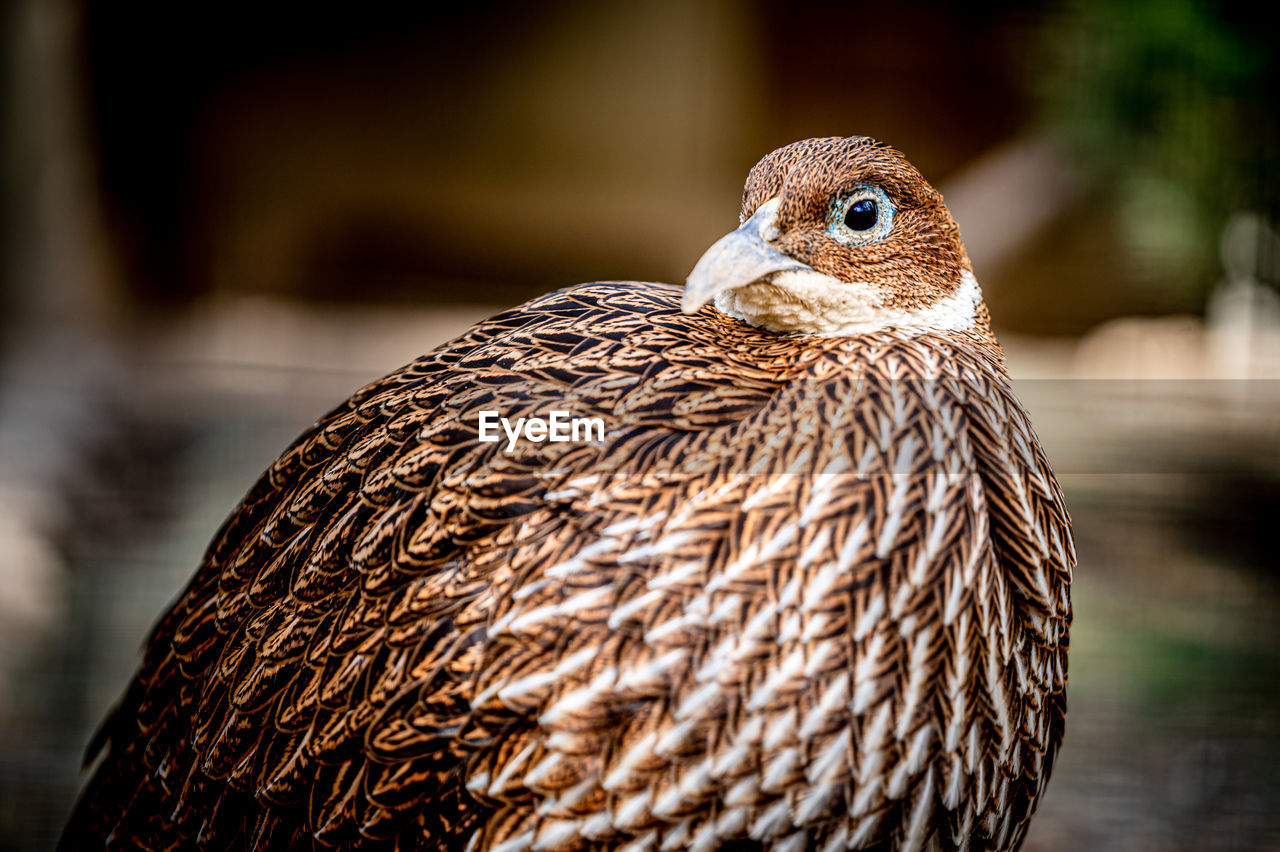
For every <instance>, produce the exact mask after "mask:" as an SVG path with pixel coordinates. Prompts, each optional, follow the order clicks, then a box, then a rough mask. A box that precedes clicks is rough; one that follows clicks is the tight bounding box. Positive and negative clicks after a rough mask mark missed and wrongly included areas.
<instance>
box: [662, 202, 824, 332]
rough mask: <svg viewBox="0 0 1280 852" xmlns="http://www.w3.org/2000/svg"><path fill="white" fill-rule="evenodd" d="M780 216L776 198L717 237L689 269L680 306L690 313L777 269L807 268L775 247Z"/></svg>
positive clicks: (780, 270) (781, 270) (778, 270)
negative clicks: (725, 292) (726, 291)
mask: <svg viewBox="0 0 1280 852" xmlns="http://www.w3.org/2000/svg"><path fill="white" fill-rule="evenodd" d="M777 218H778V199H776V198H773V199H770V200H769V201H766V202H765V203H764V204H762V205H760V207H759V209H757V210H756V212H755V213H754V214H753V215H752V216H751V218H750V219H748V220H747V221H746V222H744V223H743V224H742V227H741V228H739V229H738V230H736V231H734V232H733V233H731V234H725V235H724V236H723V237H721V238H720V239H718V240H716V242H715V244H714V245H712V246H711V248H709V249H707V251H706V254H704V255H703V256H702V257H701V258H699V259H698V262H697V264H695V265H694V267H693V272H690V273H689V280H688V281H687V282H686V283H685V285H684V298H683V299H682V300H681V302H680V307H681V309H682V310H683V311H684V312H685V313H686V314H691V313H693V312H694V311H696V310H697V309H698V308H700V307H702V306H703V305H705V304H706V303H707V302H709V301H711V300H712V299H713V298H715V296H716V294H717V293H723V292H724V291H725V290H732V289H734V288H735V287H743V286H745V285H747V284H751V283H753V282H755V281H759V280H760V279H761V278H764V277H766V276H768V275H771V274H773V273H775V272H784V271H786V270H789V269H796V270H800V269H808V268H809V267H808V266H806V265H804V264H803V263H800V262H799V261H798V260H793V259H792V258H790V257H787V256H786V255H785V254H783V253H782V252H780V251H778V250H777V249H775V248H774V247H773V245H772V244H773V242H774V241H775V240H776V239H777V238H778V228H777V225H776V224H775V222H776V220H777Z"/></svg>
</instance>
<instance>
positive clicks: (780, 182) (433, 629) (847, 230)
mask: <svg viewBox="0 0 1280 852" xmlns="http://www.w3.org/2000/svg"><path fill="white" fill-rule="evenodd" d="M851 193H852V195H851ZM859 193H861V195H859ZM775 198H776V199H777V204H773V203H772V202H773V199H775ZM850 198H855V199H857V198H860V199H862V201H857V202H856V203H859V204H861V205H862V206H861V207H859V208H858V213H857V215H854V214H853V213H846V210H851V209H852V208H851V207H850V205H851V204H853V203H855V202H852V201H850ZM867 199H870V200H871V201H873V202H875V204H872V205H871V206H868V202H867ZM868 210H871V211H872V212H873V213H874V214H875V218H874V224H873V225H872V226H870V227H866V228H863V227H862V226H863V225H864V224H866V222H867V221H871V219H869V218H866V217H868V216H870V215H871V214H870V213H867V212H866V211H868ZM842 216H843V217H845V218H841V217H842ZM859 216H861V217H863V218H858V217H859ZM743 221H744V222H745V224H744V225H743V227H742V228H741V229H739V231H737V232H735V233H734V234H733V235H730V236H729V237H726V238H725V240H722V241H721V242H720V243H717V245H716V246H715V247H713V249H712V250H711V251H709V252H708V255H707V256H706V257H705V258H704V260H703V261H700V263H699V267H698V268H696V269H695V270H694V274H693V275H692V276H691V277H690V284H689V289H688V292H687V293H686V295H685V300H686V305H685V306H686V308H688V309H689V310H690V311H692V312H691V313H684V312H682V311H681V293H680V291H679V290H678V289H677V288H675V287H672V286H669V285H665V284H641V283H604V284H589V285H582V286H579V287H574V288H570V289H567V290H562V291H560V292H557V293H552V294H550V295H547V296H543V297H541V298H539V299H535V300H534V301H532V302H529V303H528V304H525V305H522V306H520V307H518V308H515V309H512V310H510V311H507V312H505V313H502V314H499V315H497V316H495V317H493V318H492V319H490V320H487V321H486V322H483V323H481V324H479V325H477V326H475V327H474V328H472V329H471V330H470V331H468V332H467V333H466V334H464V335H463V336H462V337H460V338H458V339H457V340H454V341H452V342H450V343H448V344H445V345H444V346H441V347H440V348H439V349H437V350H435V351H433V352H431V353H429V354H427V355H424V356H422V357H420V358H419V359H417V360H416V361H414V362H412V363H411V364H409V365H407V366H406V367H404V368H402V369H400V370H398V371H396V372H394V373H392V374H391V375H390V376H388V377H386V378H384V379H381V380H379V381H377V382H374V383H373V384H371V385H370V386H368V387H367V388H365V389H363V390H361V391H359V392H358V393H356V394H355V395H354V396H353V397H352V398H351V399H350V400H348V401H347V402H345V403H343V404H342V405H340V406H339V407H338V408H337V409H335V410H334V411H333V412H331V413H330V414H328V415H327V416H325V417H324V418H323V419H321V420H320V421H319V423H317V424H316V425H315V426H314V427H313V428H312V429H311V430H310V431H308V432H307V433H306V434H304V435H303V436H302V437H301V438H300V439H299V440H298V441H297V442H296V443H295V444H294V445H293V446H292V447H291V448H289V449H288V450H287V451H286V452H285V453H284V455H282V456H281V457H280V459H279V460H278V461H276V462H275V463H274V464H273V465H272V466H271V468H270V469H269V470H268V471H267V472H266V473H265V474H264V475H263V477H262V478H261V479H260V480H259V481H258V483H257V484H256V485H255V486H254V487H253V489H252V490H251V491H250V492H249V494H248V495H247V496H246V497H245V499H244V501H243V502H242V503H241V505H240V506H239V507H238V508H237V509H236V510H235V511H234V512H233V513H232V515H231V517H230V518H229V519H228V520H227V521H226V523H225V524H224V525H223V527H222V529H221V530H220V531H219V532H218V533H217V535H216V536H215V538H214V541H213V544H212V545H211V546H210V548H209V551H208V553H207V554H206V556H205V558H204V561H203V563H202V565H201V566H200V569H199V571H198V572H197V574H196V576H195V578H194V579H193V580H192V581H191V584H190V586H189V587H188V588H187V589H186V591H185V592H184V593H183V594H182V596H181V598H180V599H179V600H178V602H177V603H176V604H175V605H174V607H173V608H172V609H171V610H170V611H169V612H168V613H167V614H166V615H165V616H164V617H163V619H162V620H161V621H160V623H159V624H158V625H157V626H156V628H155V630H154V632H153V633H152V636H151V638H150V641H149V644H148V647H147V651H146V656H145V660H144V662H143V664H142V667H141V669H140V671H139V673H138V675H137V677H136V678H135V680H134V681H133V683H132V684H131V685H130V687H129V689H128V692H127V693H126V695H125V697H124V699H123V700H122V702H121V704H120V705H119V707H118V708H117V709H116V710H115V711H114V713H113V714H112V715H111V717H110V718H109V719H108V720H107V722H106V723H105V724H104V726H103V728H102V731H101V733H100V735H99V737H98V738H97V739H96V741H95V745H94V747H93V748H92V749H91V753H93V752H96V751H98V750H103V751H105V756H104V757H103V759H102V763H101V765H100V766H99V768H98V769H97V771H96V773H95V775H94V777H93V778H92V779H91V780H90V782H89V784H88V786H87V789H86V790H85V792H84V794H83V796H82V798H81V800H80V803H79V805H78V806H77V809H76V811H75V813H74V814H73V816H72V818H71V822H70V823H69V825H68V827H67V831H66V834H65V836H64V840H63V845H64V847H66V848H90V847H101V846H103V845H104V844H105V845H113V844H114V845H115V846H119V847H121V848H133V847H142V848H154V849H177V848H193V847H199V848H204V849H240V848H253V849H286V848H312V847H317V848H319V847H326V848H327V847H331V846H342V847H344V848H359V849H404V850H408V849H421V850H463V849H469V850H475V851H476V852H523V850H549V852H550V850H564V852H578V850H606V849H608V850H614V849H617V850H621V849H626V850H633V851H634V852H640V850H666V851H667V852H680V851H681V850H712V849H735V850H739V849H767V850H778V852H799V850H807V849H814V850H831V852H834V850H840V849H873V848H874V849H922V848H934V849H972V850H980V849H1014V848H1017V847H1018V846H1019V845H1020V843H1021V840H1022V837H1023V836H1024V834H1025V832H1026V829H1027V825H1028V820H1029V819H1030V816H1031V814H1032V811H1033V810H1034V808H1035V806H1036V803H1037V801H1038V800H1039V797H1040V795H1041V794H1042V793H1043V790H1044V786H1045V783H1046V781H1047V779H1048V775H1049V771H1050V768H1051V766H1052V764H1053V760H1054V756H1055V754H1056V751H1057V749H1058V745H1059V742H1060V740H1061V737H1062V730H1063V722H1064V716H1065V712H1066V697H1065V690H1066V653H1067V629H1068V625H1069V622H1070V603H1069V599H1068V586H1069V581H1070V569H1071V565H1072V563H1073V562H1074V554H1073V550H1072V543H1071V534H1070V527H1069V522H1068V519H1067V514H1066V510H1065V508H1064V506H1063V502H1062V497H1061V493H1060V491H1059V489H1058V486H1057V483H1056V482H1055V480H1054V477H1053V473H1052V471H1051V470H1050V468H1049V465H1048V463H1047V461H1046V460H1045V457H1044V455H1043V453H1042V452H1041V450H1040V447H1039V444H1038V442H1037V440H1036V437H1035V434H1034V432H1033V431H1032V428H1031V425H1030V423H1029V421H1028V418H1027V415H1026V413H1025V412H1024V410H1023V409H1022V407H1021V405H1020V404H1019V403H1018V401H1017V399H1016V398H1015V397H1014V396H1013V393H1012V392H1011V390H1010V388H1009V384H1008V381H1007V377H1006V374H1005V372H1004V368H1003V364H1002V356H1001V353H1000V350H999V347H998V345H997V344H996V342H995V340H994V338H993V337H992V336H991V333H990V330H989V328H988V326H987V323H986V312H985V307H983V305H982V303H981V300H980V297H978V296H974V297H972V298H969V297H968V296H964V294H965V293H968V292H970V291H972V292H974V293H976V292H977V291H976V282H973V281H972V274H971V272H970V270H969V264H968V260H967V258H966V257H965V255H964V249H963V246H962V245H961V243H960V240H959V232H958V230H957V229H956V227H955V224H954V222H952V220H951V217H950V214H948V213H947V211H946V208H945V206H943V204H942V200H941V197H940V196H939V195H938V194H937V193H936V192H935V191H934V190H933V189H932V188H930V187H929V186H928V184H927V183H925V182H924V180H923V179H922V178H921V177H920V176H919V175H918V174H917V173H916V172H915V170H914V169H912V168H911V166H910V165H909V164H907V162H906V160H905V159H904V158H903V157H902V155H901V154H898V153H897V152H896V151H893V150H892V149H890V148H887V147H885V146H882V145H879V144H878V143H873V142H871V141H870V140H865V139H823V140H809V141H807V142H803V143H797V144H796V145H794V146H789V147H787V148H784V149H781V150H780V151H777V152H774V153H773V154H771V155H769V156H768V157H766V158H765V159H764V160H763V161H761V163H760V164H759V165H758V166H757V167H756V168H755V169H754V170H753V171H752V174H751V177H750V178H749V180H748V185H747V191H746V194H745V196H744V206H743ZM842 229H843V230H842ZM744 258H746V259H744ZM735 264H737V265H735ZM730 269H732V270H735V271H734V272H733V274H732V275H730V274H729V273H728V272H726V270H730ZM744 270H745V271H744ZM779 270H786V271H779ZM735 276H736V277H735ZM969 282H972V284H971V285H970V283H969ZM712 298H714V299H715V300H716V304H717V306H719V307H718V308H717V307H713V306H710V305H707V306H703V307H701V308H699V307H698V306H699V305H701V304H702V303H703V302H705V301H706V300H708V299H712ZM824 311H825V312H828V313H824ZM731 313H737V314H739V315H741V314H746V315H748V317H749V318H750V319H752V320H753V321H755V322H757V323H758V324H760V325H763V326H765V327H764V328H758V327H755V326H753V325H750V324H748V323H747V322H744V321H742V320H741V319H737V318H734V317H733V316H730V315H729V314H731ZM829 313H834V314H837V315H838V317H837V319H836V320H832V319H831V317H830V316H829V315H828V314H829ZM832 322H834V323H835V325H834V326H833V325H831V323H832ZM877 324H878V325H877ZM771 328H772V329H775V330H770V329H771ZM833 328H835V329H836V330H835V331H833V330H832V329H833ZM851 329H852V331H851ZM779 330H782V331H794V332H798V333H795V334H781V333H779ZM485 410H496V411H499V412H501V413H502V414H503V415H504V416H506V417H508V418H509V419H511V420H512V421H514V420H515V419H516V418H517V417H520V416H526V417H531V416H544V417H545V416H547V414H548V412H550V411H552V410H567V411H570V412H572V413H573V414H574V415H576V416H580V417H599V418H601V419H602V420H603V421H604V423H605V426H606V437H605V439H604V440H603V441H599V440H597V441H594V442H578V443H573V442H559V443H551V442H542V443H535V442H531V441H520V442H518V443H517V444H516V446H515V447H514V450H513V451H512V452H510V453H508V452H506V451H505V449H506V442H505V439H504V440H503V441H501V442H498V443H481V442H478V441H477V432H478V421H479V417H480V412H481V411H485Z"/></svg>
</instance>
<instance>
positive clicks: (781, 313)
mask: <svg viewBox="0 0 1280 852" xmlns="http://www.w3.org/2000/svg"><path fill="white" fill-rule="evenodd" d="M981 301H982V288H981V287H979V286H978V280H977V279H976V278H974V277H973V274H972V273H970V272H965V273H963V275H962V276H961V278H960V286H959V287H957V288H956V291H955V292H954V293H952V294H951V295H950V296H948V297H946V298H945V299H943V300H942V301H940V302H937V303H935V304H933V305H930V306H929V307H927V308H919V309H917V310H904V309H902V308H891V307H887V306H886V305H885V304H884V301H883V299H882V297H881V295H880V293H879V291H878V290H877V288H875V287H874V286H872V285H870V284H865V283H863V284H859V283H856V282H855V283H847V282H844V281H840V280H839V279H836V278H832V277H831V276H830V275H823V274H822V273H821V272H815V271H814V270H811V269H806V270H802V271H790V270H789V271H786V272H777V273H774V274H773V275H771V276H769V278H768V280H767V281H761V282H757V283H754V284H748V285H747V286H745V287H737V288H735V289H733V290H726V291H724V292H721V293H717V294H716V297H715V304H716V307H717V308H719V309H720V310H721V311H722V312H723V313H726V314H728V315H729V316H731V317H737V318H738V319H740V320H745V321H746V322H749V323H751V324H752V325H754V326H758V327H760V328H767V329H769V330H770V331H776V332H781V333H799V334H812V335H817V336H818V337H841V336H844V335H853V334H868V333H870V332H874V331H880V330H882V329H886V328H896V329H900V330H902V331H918V332H927V331H964V330H966V329H969V328H972V327H973V324H974V321H975V320H976V318H977V313H978V304H979V303H980V302H981Z"/></svg>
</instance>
